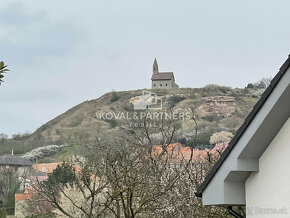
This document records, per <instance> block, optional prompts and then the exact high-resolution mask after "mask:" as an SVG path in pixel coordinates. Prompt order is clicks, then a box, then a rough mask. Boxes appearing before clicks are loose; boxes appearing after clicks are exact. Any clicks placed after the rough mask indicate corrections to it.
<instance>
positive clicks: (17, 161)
mask: <svg viewBox="0 0 290 218" xmlns="http://www.w3.org/2000/svg"><path fill="white" fill-rule="evenodd" d="M32 164H33V163H32V162H31V161H29V160H26V159H24V158H22V157H19V156H17V155H11V154H9V155H3V156H0V165H16V166H32Z"/></svg>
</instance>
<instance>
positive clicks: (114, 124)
mask: <svg viewBox="0 0 290 218" xmlns="http://www.w3.org/2000/svg"><path fill="white" fill-rule="evenodd" d="M106 122H107V123H109V124H110V126H111V127H112V128H115V127H116V126H117V125H118V123H117V121H116V120H114V119H111V120H109V119H107V120H106Z"/></svg>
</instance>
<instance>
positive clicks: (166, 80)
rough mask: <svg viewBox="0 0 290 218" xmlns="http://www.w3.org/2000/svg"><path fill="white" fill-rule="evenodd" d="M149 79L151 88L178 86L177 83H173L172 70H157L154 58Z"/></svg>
mask: <svg viewBox="0 0 290 218" xmlns="http://www.w3.org/2000/svg"><path fill="white" fill-rule="evenodd" d="M151 80H152V89H172V88H178V85H177V84H176V83H175V78H174V74H173V72H159V70H158V63H157V60H156V58H155V60H154V64H153V75H152V77H151Z"/></svg>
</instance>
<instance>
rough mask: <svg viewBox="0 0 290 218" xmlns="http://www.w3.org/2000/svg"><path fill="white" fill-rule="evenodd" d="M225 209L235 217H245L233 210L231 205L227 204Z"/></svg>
mask: <svg viewBox="0 0 290 218" xmlns="http://www.w3.org/2000/svg"><path fill="white" fill-rule="evenodd" d="M227 211H228V212H229V214H231V215H233V216H234V217H236V218H245V217H244V216H242V215H241V214H238V213H237V212H236V211H234V210H233V207H232V206H228V207H227Z"/></svg>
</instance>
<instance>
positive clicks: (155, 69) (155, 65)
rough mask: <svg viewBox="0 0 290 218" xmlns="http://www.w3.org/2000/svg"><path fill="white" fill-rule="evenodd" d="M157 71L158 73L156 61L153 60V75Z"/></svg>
mask: <svg viewBox="0 0 290 218" xmlns="http://www.w3.org/2000/svg"><path fill="white" fill-rule="evenodd" d="M158 72H159V71H158V63H157V60H156V58H155V60H154V64H153V74H157V73H158Z"/></svg>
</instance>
